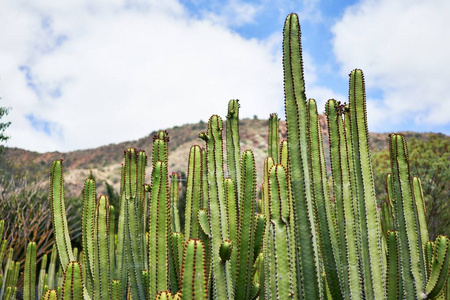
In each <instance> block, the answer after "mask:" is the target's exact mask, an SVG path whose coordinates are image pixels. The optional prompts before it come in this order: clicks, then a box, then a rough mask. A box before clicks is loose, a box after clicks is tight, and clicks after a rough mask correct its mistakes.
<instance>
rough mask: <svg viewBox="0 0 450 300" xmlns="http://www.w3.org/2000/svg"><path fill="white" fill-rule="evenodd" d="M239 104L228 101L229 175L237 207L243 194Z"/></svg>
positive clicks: (227, 144) (234, 101) (237, 101)
mask: <svg viewBox="0 0 450 300" xmlns="http://www.w3.org/2000/svg"><path fill="white" fill-rule="evenodd" d="M239 106H240V105H239V100H230V101H229V102H228V113H227V122H226V126H227V130H226V135H227V143H226V146H227V167H228V173H229V177H230V178H231V179H232V180H233V182H234V186H235V189H236V201H237V205H236V209H238V208H239V197H240V195H241V184H240V181H241V167H240V161H241V146H240V138H239ZM238 218H239V215H238Z"/></svg>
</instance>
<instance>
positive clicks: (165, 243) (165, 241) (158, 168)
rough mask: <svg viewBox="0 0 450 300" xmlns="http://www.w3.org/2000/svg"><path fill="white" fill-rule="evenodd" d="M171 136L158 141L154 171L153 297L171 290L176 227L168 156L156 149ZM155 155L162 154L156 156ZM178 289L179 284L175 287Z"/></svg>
mask: <svg viewBox="0 0 450 300" xmlns="http://www.w3.org/2000/svg"><path fill="white" fill-rule="evenodd" d="M167 139H168V137H167V136H163V138H162V139H160V138H156V139H155V140H154V143H155V144H154V147H153V148H154V152H153V162H154V164H153V171H152V183H151V192H150V205H149V207H150V208H149V249H148V255H149V259H148V262H149V264H148V267H149V279H150V283H149V298H150V299H153V298H155V296H156V293H157V292H158V291H168V290H170V288H171V287H170V271H169V263H170V262H169V256H170V255H169V253H170V249H169V244H171V241H170V239H171V237H172V230H171V223H170V199H169V182H168V170H167V163H166V161H164V160H163V161H161V160H160V159H164V158H165V157H166V155H165V154H164V153H162V152H159V153H158V152H156V151H155V149H159V148H160V147H157V146H156V145H157V144H160V145H165V141H166V140H167ZM155 155H157V156H158V157H157V158H155ZM174 288H175V289H177V284H175V286H174Z"/></svg>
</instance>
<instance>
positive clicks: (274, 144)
mask: <svg viewBox="0 0 450 300" xmlns="http://www.w3.org/2000/svg"><path fill="white" fill-rule="evenodd" d="M279 128H280V119H279V118H278V115H277V114H270V117H269V143H268V144H269V153H268V155H269V157H272V158H273V161H274V163H275V164H279V163H280V157H279V155H280V152H279V149H278V148H279V144H280V134H279V130H280V129H279Z"/></svg>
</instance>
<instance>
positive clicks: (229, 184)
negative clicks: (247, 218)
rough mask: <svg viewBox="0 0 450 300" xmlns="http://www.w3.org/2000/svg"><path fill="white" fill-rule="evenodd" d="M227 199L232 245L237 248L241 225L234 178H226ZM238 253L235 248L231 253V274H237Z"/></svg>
mask: <svg viewBox="0 0 450 300" xmlns="http://www.w3.org/2000/svg"><path fill="white" fill-rule="evenodd" d="M224 187H225V197H226V202H227V217H228V226H229V231H230V241H231V244H232V245H234V246H235V247H236V246H237V239H238V232H239V224H238V221H237V220H238V216H237V213H236V211H237V208H236V205H237V203H236V189H235V187H234V181H233V179H232V178H225V184H224ZM237 258H238V251H237V248H235V250H234V251H232V252H231V258H230V259H231V274H236V265H237Z"/></svg>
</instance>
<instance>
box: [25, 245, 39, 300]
mask: <svg viewBox="0 0 450 300" xmlns="http://www.w3.org/2000/svg"><path fill="white" fill-rule="evenodd" d="M35 286H36V243H34V242H30V243H28V246H27V256H26V261H25V270H24V283H23V299H24V300H31V299H33V300H34V296H35Z"/></svg>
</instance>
